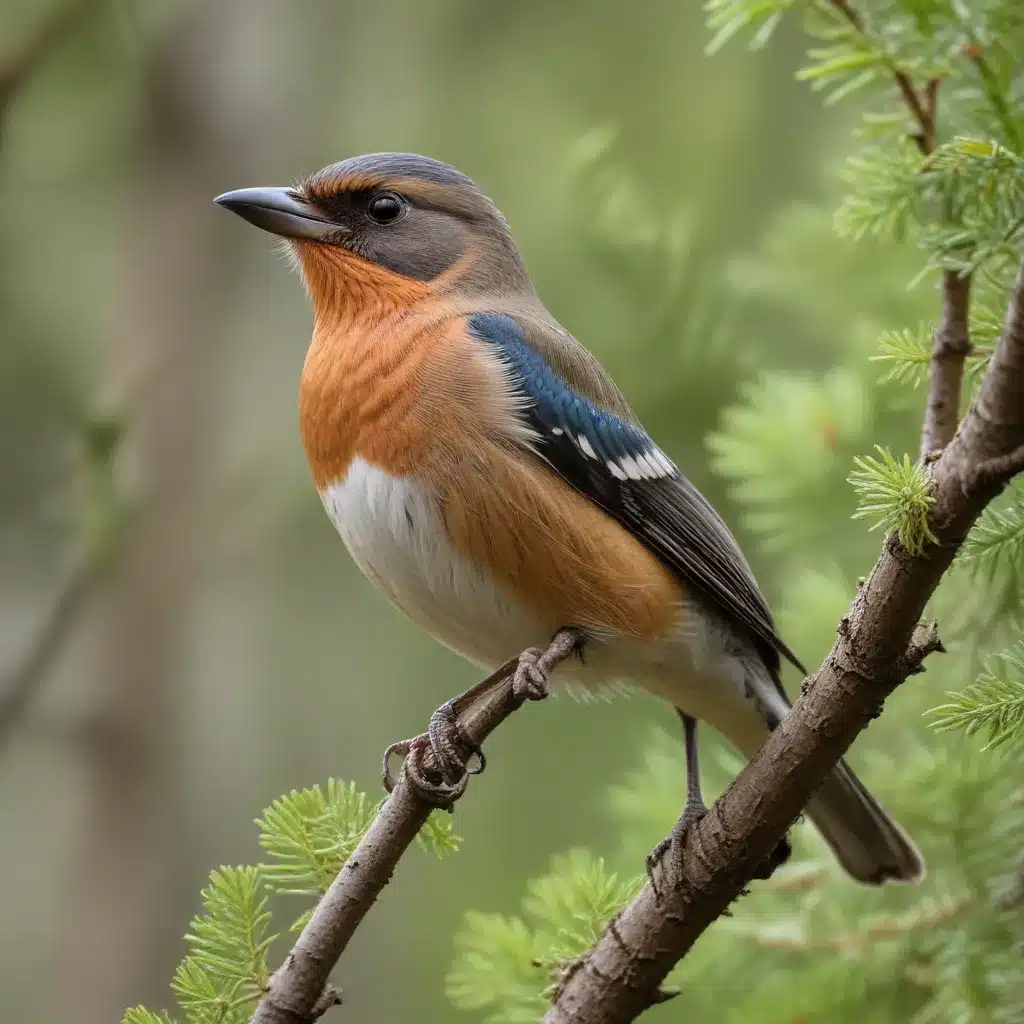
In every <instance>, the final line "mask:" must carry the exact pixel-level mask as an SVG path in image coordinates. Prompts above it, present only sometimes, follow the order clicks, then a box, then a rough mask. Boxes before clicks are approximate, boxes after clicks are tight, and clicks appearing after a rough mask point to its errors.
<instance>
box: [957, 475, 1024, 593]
mask: <svg viewBox="0 0 1024 1024" xmlns="http://www.w3.org/2000/svg"><path fill="white" fill-rule="evenodd" d="M960 563H961V565H965V566H967V567H969V568H970V569H971V571H972V572H973V573H975V574H976V576H977V577H979V578H980V579H981V580H984V581H987V582H989V583H991V582H992V581H993V579H994V578H995V576H996V575H997V574H998V573H1000V572H1005V571H1009V572H1011V573H1013V574H1014V575H1015V576H1016V577H1017V578H1018V580H1019V582H1020V588H1019V592H1020V594H1021V595H1024V484H1022V483H1021V482H1020V481H1018V482H1016V483H1015V484H1014V485H1013V486H1012V487H1011V488H1010V489H1009V492H1008V494H1007V500H1006V503H1005V504H1001V505H990V506H989V507H988V508H987V509H986V510H985V511H984V513H982V515H981V518H980V519H979V520H978V521H977V523H975V525H974V529H973V530H971V532H970V535H969V536H968V537H967V541H966V542H965V543H964V546H963V548H962V549H961V552H960Z"/></svg>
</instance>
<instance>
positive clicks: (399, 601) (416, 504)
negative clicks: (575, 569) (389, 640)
mask: <svg viewBox="0 0 1024 1024" xmlns="http://www.w3.org/2000/svg"><path fill="white" fill-rule="evenodd" d="M321 497H322V499H323V503H324V508H326V510H327V514H328V515H329V516H330V517H331V521H332V522H333V523H334V525H335V527H336V528H337V530H338V533H339V534H341V537H342V540H344V541H345V545H346V547H347V548H348V550H349V552H350V553H351V555H352V558H353V559H354V560H355V562H356V564H357V565H358V566H359V568H360V569H362V571H363V572H364V573H365V574H366V576H367V577H368V578H369V579H371V580H372V581H373V582H374V583H375V584H376V585H377V586H378V587H379V588H380V589H381V590H382V591H383V592H384V594H386V595H387V597H388V598H389V599H390V600H391V601H392V602H393V603H394V604H395V605H397V606H398V607H399V608H401V609H402V611H404V612H405V613H406V614H407V615H408V616H409V617H410V618H411V619H412V620H413V621H414V622H416V623H418V624H419V625H421V626H422V627H423V628H424V629H426V630H428V631H429V632H430V633H432V634H433V635H434V636H435V637H437V638H438V639H439V640H440V641H441V642H442V643H444V644H446V645H447V646H449V647H451V648H453V649H454V650H456V651H458V652H459V653H460V654H463V655H465V656H466V657H467V658H470V659H471V660H473V661H475V662H477V663H479V664H482V665H487V666H496V665H499V664H501V663H502V662H503V661H505V660H506V659H508V658H510V657H512V656H513V655H515V654H518V653H519V651H521V650H523V648H525V647H530V646H536V645H538V644H543V643H544V642H545V641H546V640H547V639H548V636H547V631H546V630H545V627H544V626H543V625H542V624H541V623H540V622H539V621H538V620H537V618H536V617H534V616H533V615H531V614H530V612H529V610H528V609H526V608H524V607H523V606H522V604H521V603H519V602H517V601H516V600H515V598H514V597H513V596H512V595H510V594H508V593H507V592H505V591H504V590H503V589H502V588H500V587H499V585H498V584H497V583H496V582H495V581H494V579H493V577H492V576H491V574H490V573H489V572H488V571H487V570H486V569H485V568H480V567H478V566H475V565H473V564H472V563H471V562H469V560H468V559H466V558H465V557H464V556H463V555H462V554H460V552H458V551H456V550H455V548H453V547H452V545H451V544H450V542H449V541H448V537H447V534H446V532H445V529H444V524H443V522H442V520H441V516H440V512H439V509H438V506H437V502H436V499H435V498H434V496H433V495H431V494H430V493H429V492H428V491H427V490H426V488H424V487H423V485H422V484H420V483H419V482H418V481H416V480H415V479H413V478H411V477H394V476H391V475H389V474H388V473H385V472H384V471H383V470H382V469H380V468H379V467H378V466H375V465H373V464H372V463H369V462H366V461H365V460H364V459H353V461H352V464H351V465H350V466H349V469H348V472H347V473H346V475H345V477H344V479H343V480H341V481H339V482H338V483H335V484H331V485H330V486H328V487H327V488H325V489H324V492H323V494H322V495H321Z"/></svg>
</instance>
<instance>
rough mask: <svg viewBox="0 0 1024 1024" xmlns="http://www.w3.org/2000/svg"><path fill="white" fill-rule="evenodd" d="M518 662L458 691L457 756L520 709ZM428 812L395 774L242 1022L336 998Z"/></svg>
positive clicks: (272, 1018) (309, 1009)
mask: <svg viewBox="0 0 1024 1024" xmlns="http://www.w3.org/2000/svg"><path fill="white" fill-rule="evenodd" d="M561 635H562V634H559V637H560V636H561ZM559 637H556V639H555V641H553V642H552V646H551V647H550V648H549V649H548V652H547V654H546V657H547V659H548V664H549V665H554V664H555V663H557V661H561V660H564V659H565V658H566V657H568V656H569V655H570V654H571V653H572V652H571V650H569V651H564V650H561V649H559V650H557V652H556V647H555V644H556V643H557V642H558V640H559ZM518 662H519V659H518V658H513V659H512V660H511V661H507V662H506V663H505V664H504V665H502V666H501V668H499V669H498V670H497V671H496V672H494V673H493V674H492V675H491V676H489V677H488V678H487V679H485V680H483V682H481V683H478V684H477V685H476V686H474V687H473V689H472V690H469V691H468V692H467V693H466V694H464V695H463V696H464V697H466V698H469V700H468V702H467V706H466V707H465V709H464V710H461V709H459V707H458V704H459V702H460V701H461V700H462V698H458V699H457V700H456V702H455V703H456V711H457V714H458V723H459V726H460V727H461V730H462V733H463V736H464V738H465V740H466V741H467V742H466V743H465V749H464V750H463V751H462V754H463V756H464V757H468V756H469V754H470V752H471V751H472V750H473V748H479V747H480V746H481V745H482V744H483V742H484V740H486V739H487V737H488V736H490V734H491V733H492V732H494V730H495V729H497V728H498V726H499V725H501V723H502V722H504V721H505V719H506V718H508V717H509V715H511V714H512V713H513V712H514V711H516V710H518V708H520V707H521V706H522V703H523V702H522V701H521V700H520V699H519V698H518V697H516V696H515V695H514V693H513V691H512V679H513V676H514V675H515V671H516V666H517V665H518ZM481 695H482V696H481ZM425 757H426V760H427V764H426V765H425V766H424V767H425V768H426V770H427V772H429V771H430V770H431V764H430V762H431V759H432V754H431V753H430V752H429V750H428V752H427V753H426V755H425ZM407 763H408V762H407ZM435 768H436V766H435ZM459 792H460V793H461V788H460V789H459ZM436 807H437V804H436V803H431V802H430V801H428V800H427V799H425V798H424V797H423V796H421V795H420V794H419V793H417V791H416V790H415V789H414V788H413V786H412V785H411V784H410V782H409V778H408V773H407V772H406V771H403V772H402V775H401V777H400V778H399V780H398V782H397V784H396V785H395V787H394V790H393V791H392V793H391V795H390V796H389V797H388V799H387V801H386V802H385V803H384V806H383V807H381V809H380V812H379V813H378V814H377V817H376V818H375V819H374V822H373V824H372V825H371V826H370V828H369V829H368V830H367V832H366V835H364V836H363V838H362V839H361V840H360V842H359V845H358V846H357V847H356V848H355V850H354V851H353V852H352V856H351V857H349V859H348V861H347V862H346V863H345V866H344V867H343V868H342V869H341V871H340V873H339V874H338V877H337V878H335V880H334V881H333V882H332V883H331V887H330V888H329V889H328V890H327V892H326V894H325V895H324V897H323V899H322V900H321V901H320V902H319V903H318V904H317V907H316V909H315V910H314V911H313V916H312V917H311V918H310V919H309V922H308V923H307V925H306V927H305V928H303V929H302V933H301V934H300V935H299V937H298V939H297V940H296V942H295V945H294V946H293V947H292V949H291V952H290V953H289V954H288V956H287V957H286V958H285V961H284V964H283V965H282V966H281V967H280V968H279V969H278V970H277V971H276V972H275V973H274V976H273V977H272V978H271V980H270V985H269V986H268V987H267V991H266V993H265V994H264V996H263V998H262V999H261V1000H260V1002H259V1005H258V1006H257V1007H256V1011H255V1013H253V1015H252V1017H251V1018H250V1024H312V1022H313V1021H316V1020H318V1019H319V1018H320V1017H321V1016H322V1015H323V1014H324V1013H326V1011H327V1010H328V1009H329V1008H330V1007H331V1006H334V1005H337V1003H339V1002H340V1001H341V999H340V995H339V993H338V992H337V991H336V990H335V989H333V988H332V987H331V986H330V985H329V984H328V977H329V976H330V973H331V971H332V970H333V969H334V965H335V964H336V963H337V962H338V960H339V958H340V957H341V954H342V953H344V951H345V947H346V946H347V945H348V943H349V940H350V939H351V938H352V936H353V935H354V934H355V931H356V929H357V928H358V927H359V924H360V922H361V921H362V920H363V918H364V917H365V916H366V914H367V913H368V912H369V910H370V908H371V907H372V906H373V904H374V903H375V902H376V900H377V897H378V896H379V895H380V893H381V891H382V890H383V889H384V886H386V885H387V884H388V882H390V881H391V875H392V874H393V872H394V870H395V868H396V867H397V865H398V862H399V860H400V859H401V857H402V855H403V854H404V853H405V851H406V850H407V849H408V848H409V846H410V845H411V843H412V842H413V840H414V839H415V838H416V834H417V833H418V832H419V830H420V829H421V828H422V827H423V825H424V824H425V823H426V820H427V818H428V817H429V816H430V813H431V811H433V810H434V809H435V808H436Z"/></svg>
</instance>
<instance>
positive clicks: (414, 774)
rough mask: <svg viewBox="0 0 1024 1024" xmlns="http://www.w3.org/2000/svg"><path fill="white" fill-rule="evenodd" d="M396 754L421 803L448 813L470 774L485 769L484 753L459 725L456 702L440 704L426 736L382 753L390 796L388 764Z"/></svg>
mask: <svg viewBox="0 0 1024 1024" xmlns="http://www.w3.org/2000/svg"><path fill="white" fill-rule="evenodd" d="M396 754H397V755H399V756H402V757H404V758H405V777H406V778H407V779H408V780H409V785H411V786H412V788H413V789H414V790H415V791H416V792H417V793H418V794H419V795H420V796H421V797H423V799H424V800H426V801H428V802H429V803H432V804H435V805H436V806H438V807H444V808H446V809H447V810H451V809H452V807H453V805H454V804H455V801H456V800H458V799H459V797H460V796H462V794H463V793H465V792H466V786H467V785H468V784H469V777H470V775H479V774H480V773H481V772H482V771H483V770H484V768H486V767H487V759H486V758H485V757H484V752H483V750H481V749H480V747H479V745H477V744H476V743H473V741H472V740H470V738H469V737H468V736H467V735H466V733H465V730H464V729H463V728H462V726H461V725H460V724H459V720H458V717H457V714H456V711H455V701H448V702H447V703H445V704H442V705H441V706H440V707H439V708H438V709H437V710H436V711H435V712H434V713H433V714H432V715H431V716H430V724H429V725H428V726H427V731H426V732H425V733H423V734H422V735H420V736H413V737H412V738H411V739H408V740H401V741H400V742H398V743H392V744H391V746H390V747H388V749H387V750H385V751H384V764H383V766H382V769H381V779H382V781H383V783H384V788H385V789H386V790H387V791H388V792H389V793H390V792H391V791H392V790H393V789H394V788H395V781H396V780H395V778H394V776H393V775H392V774H391V765H390V762H391V758H392V757H393V756H394V755H396ZM474 758H475V759H476V760H475V763H473V759H474Z"/></svg>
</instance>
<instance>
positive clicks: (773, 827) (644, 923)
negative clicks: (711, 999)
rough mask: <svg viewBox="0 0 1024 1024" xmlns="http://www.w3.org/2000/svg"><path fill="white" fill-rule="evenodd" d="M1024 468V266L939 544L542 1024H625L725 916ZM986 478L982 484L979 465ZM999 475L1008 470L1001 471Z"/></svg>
mask: <svg viewBox="0 0 1024 1024" xmlns="http://www.w3.org/2000/svg"><path fill="white" fill-rule="evenodd" d="M1021 463H1024V266H1022V267H1021V271H1020V274H1019V276H1018V278H1017V282H1016V285H1015V287H1014V292H1013V297H1012V300H1011V302H1010V304H1009V308H1008V311H1007V317H1006V322H1005V325H1004V328H1003V332H1002V335H1001V337H1000V339H999V342H998V344H997V345H996V348H995V352H994V353H993V356H992V361H991V363H990V364H989V368H988V370H987V372H986V374H985V377H984V379H983V381H982V384H981V387H980V389H979V391H978V395H977V398H976V399H975V401H974V404H973V405H972V406H971V408H970V410H968V412H967V414H966V416H965V417H964V419H963V421H962V422H961V424H960V427H959V429H958V431H957V433H956V436H955V437H954V438H953V440H952V441H951V442H950V443H949V444H948V445H947V446H946V448H945V449H944V450H943V452H942V455H941V456H940V457H939V458H938V459H937V460H936V461H935V463H934V465H933V469H932V481H933V497H934V499H935V503H934V506H933V511H932V514H931V516H930V519H931V522H932V527H933V530H934V533H935V536H936V539H937V543H935V544H932V545H929V546H928V547H927V548H926V549H925V550H924V551H923V552H922V553H921V554H920V555H916V556H912V555H910V553H909V552H908V551H907V550H906V549H905V548H903V547H902V545H900V543H899V540H898V539H897V538H896V537H895V536H893V537H890V538H889V539H888V540H887V541H886V543H885V547H884V548H883V551H882V554H881V557H880V558H879V560H878V562H877V563H876V564H875V568H874V570H873V571H872V573H871V576H870V577H869V578H868V579H867V580H866V581H865V583H864V585H863V586H862V587H861V588H860V589H859V591H858V593H857V597H856V598H855V600H854V603H853V606H852V607H851V609H850V611H849V613H848V615H847V616H845V617H844V618H843V620H842V623H841V625H840V629H839V632H838V636H837V639H836V642H835V645H834V646H833V648H832V651H831V652H830V654H829V656H828V658H827V659H826V661H825V663H824V664H823V665H822V666H821V668H820V669H819V670H818V671H817V673H815V674H814V676H812V677H811V678H810V679H809V680H808V682H807V684H806V685H805V687H804V688H803V692H802V693H801V695H800V697H799V698H798V699H797V701H796V703H795V704H794V705H793V710H792V711H791V712H790V714H788V715H787V716H786V718H784V719H783V721H782V723H781V724H780V725H779V727H778V728H777V729H775V731H774V732H772V734H771V735H770V736H769V738H768V740H767V741H766V742H765V744H764V746H763V747H762V748H761V749H760V751H758V753H757V754H755V756H754V757H753V758H752V759H751V760H750V762H749V763H748V764H747V765H746V766H745V767H744V768H743V770H742V771H741V772H740V774H739V775H738V776H737V777H736V779H735V781H734V782H733V784H732V785H731V786H730V787H729V789H728V790H727V791H726V792H725V794H724V795H723V796H722V797H721V798H720V799H719V800H718V801H717V802H716V803H715V805H714V806H713V807H712V808H711V810H710V811H709V812H708V813H707V814H706V815H705V816H704V817H703V818H702V819H701V820H700V821H699V822H698V823H697V824H696V825H693V826H691V827H690V829H689V830H688V831H687V833H686V840H685V845H684V847H683V849H681V850H678V849H677V850H674V851H670V855H669V856H668V857H667V858H666V860H665V861H664V862H663V864H664V869H663V870H664V871H665V876H664V877H663V879H662V880H661V882H660V883H659V885H658V892H659V894H660V898H659V896H658V895H656V894H655V890H654V889H653V888H652V887H651V886H650V885H647V886H645V887H644V889H643V890H642V891H641V892H640V894H639V895H638V896H637V897H636V898H635V899H634V900H633V901H632V902H631V903H630V904H629V905H627V906H626V908H625V909H624V910H623V911H622V912H621V913H620V914H619V915H618V916H617V918H616V921H615V929H614V932H615V934H614V935H612V934H611V932H610V931H609V930H606V931H605V933H604V934H603V935H602V937H601V938H600V939H599V940H598V942H597V944H596V945H595V946H594V948H593V949H591V950H590V952H589V953H588V954H587V955H586V956H585V957H584V962H583V963H582V965H581V966H580V968H579V969H578V970H577V971H576V972H575V973H574V974H573V975H572V977H571V978H569V979H568V980H567V981H566V983H565V985H564V986H563V988H562V989H561V991H560V992H559V994H558V997H557V999H556V1001H555V1003H554V1005H553V1006H552V1007H551V1009H550V1010H549V1011H548V1012H547V1014H546V1015H545V1016H544V1018H543V1024H569V1022H570V1021H571V1022H573V1024H626V1022H628V1021H632V1020H634V1019H635V1018H636V1017H637V1016H638V1015H639V1014H640V1013H642V1012H643V1011H644V1010H646V1009H647V1008H648V1007H650V1006H652V1005H653V1004H654V1003H655V1001H656V999H657V996H658V992H659V990H660V985H661V983H662V982H663V981H664V979H665V977H666V975H667V974H668V973H669V971H671V970H672V968H673V967H675V965H676V964H677V963H678V962H679V960H680V959H681V958H682V957H683V956H685V955H686V953H687V952H688V951H689V950H690V948H691V947H692V946H693V944H694V943H695V942H696V941H697V939H698V938H699V937H700V936H701V935H702V934H703V932H704V931H705V929H706V928H707V927H708V926H709V925H710V924H711V923H712V922H713V921H714V920H716V919H717V918H718V917H720V916H721V914H722V913H723V912H725V910H726V909H727V908H728V906H729V904H730V903H731V902H732V901H733V900H734V899H735V898H736V896H737V895H738V894H739V893H740V892H741V890H742V889H743V887H744V885H745V884H746V883H747V881H748V880H749V879H751V878H753V877H754V875H755V873H756V872H757V870H758V868H759V866H760V865H761V864H762V863H763V862H764V861H765V859H766V858H767V857H768V856H769V855H770V854H771V852H772V850H773V849H774V848H775V846H776V844H777V843H778V842H779V840H780V839H781V838H782V836H783V835H784V834H785V832H786V830H787V829H788V828H789V827H790V825H792V823H793V822H794V821H795V820H796V818H797V816H798V815H799V814H800V812H801V810H802V809H803V808H804V807H805V806H806V803H807V800H808V799H809V797H810V796H811V794H812V793H813V791H814V789H815V788H816V787H817V786H818V785H819V784H820V782H821V780H822V779H823V778H824V777H825V775H826V774H827V773H828V771H829V770H830V769H831V768H832V767H833V766H834V765H835V764H836V762H837V761H838V759H839V758H840V757H841V756H842V754H843V753H844V752H845V751H846V749H847V748H848V747H849V746H850V744H851V743H852V742H853V740H854V739H855V738H856V736H857V734H858V733H860V732H861V731H862V730H863V729H864V728H865V727H866V726H867V725H868V724H869V723H870V721H871V720H872V719H873V718H874V717H875V716H877V714H878V712H879V711H880V710H881V707H882V704H883V702H884V701H885V699H886V698H887V697H888V696H889V695H890V694H891V693H892V692H893V691H894V690H895V689H896V688H897V686H899V685H900V683H902V682H903V680H904V679H906V678H907V676H908V675H910V674H912V673H913V672H915V671H919V670H920V668H921V664H922V661H923V659H924V658H925V656H926V655H927V654H928V653H929V652H931V651H934V650H938V649H939V643H938V634H937V633H936V631H935V629H934V627H925V628H922V627H921V625H920V622H919V619H920V616H921V614H922V612H923V610H924V607H925V605H926V603H927V601H928V600H929V598H930V597H931V595H932V594H933V593H934V591H935V588H936V587H937V586H938V583H939V581H940V579H941V578H942V575H943V573H944V572H945V571H946V569H947V568H949V566H950V564H951V563H952V561H953V558H954V556H955V555H956V552H957V550H958V549H959V547H960V545H961V544H962V543H963V540H964V538H965V537H966V536H967V533H968V531H969V530H970V528H971V526H972V525H973V523H974V522H975V521H976V520H977V518H978V516H979V515H980V514H981V512H982V511H983V509H984V508H985V506H986V505H987V504H988V502H990V501H991V500H992V499H993V497H995V496H996V495H997V494H998V493H999V491H1000V490H1001V489H1002V487H1004V486H1005V485H1006V483H1007V482H1008V480H1009V479H1010V475H1011V473H1012V472H1013V471H1015V470H1017V469H1020V468H1022V467H1021ZM979 465H980V466H987V467H990V472H987V473H985V474H983V475H982V476H981V477H979V476H978V474H977V470H976V467H978V466H979ZM1000 471H1001V472H1000Z"/></svg>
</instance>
